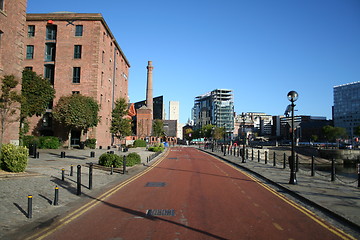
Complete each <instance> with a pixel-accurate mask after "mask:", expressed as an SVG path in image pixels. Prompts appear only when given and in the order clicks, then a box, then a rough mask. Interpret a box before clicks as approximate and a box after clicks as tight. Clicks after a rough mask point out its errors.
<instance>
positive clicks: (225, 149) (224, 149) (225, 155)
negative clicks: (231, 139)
mask: <svg viewBox="0 0 360 240" xmlns="http://www.w3.org/2000/svg"><path fill="white" fill-rule="evenodd" d="M224 156H226V146H225V145H224Z"/></svg>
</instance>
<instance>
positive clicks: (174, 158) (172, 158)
mask: <svg viewBox="0 0 360 240" xmlns="http://www.w3.org/2000/svg"><path fill="white" fill-rule="evenodd" d="M168 159H177V158H176V157H173V158H168Z"/></svg>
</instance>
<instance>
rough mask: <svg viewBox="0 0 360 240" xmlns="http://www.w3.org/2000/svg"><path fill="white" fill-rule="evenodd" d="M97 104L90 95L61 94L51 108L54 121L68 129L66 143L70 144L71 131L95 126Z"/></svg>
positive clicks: (97, 117)
mask: <svg viewBox="0 0 360 240" xmlns="http://www.w3.org/2000/svg"><path fill="white" fill-rule="evenodd" d="M98 113H99V105H98V103H97V102H96V101H95V100H94V99H93V98H91V97H87V96H83V95H81V94H73V95H70V96H63V97H61V98H60V99H59V101H58V103H57V104H56V106H55V107H54V109H53V116H54V119H55V120H56V121H58V122H59V123H60V124H63V125H64V126H65V127H66V128H67V129H68V144H69V148H70V146H71V142H70V139H71V131H72V130H73V129H79V130H81V132H83V131H84V130H86V129H88V128H91V127H96V126H97V124H98V123H99V116H98Z"/></svg>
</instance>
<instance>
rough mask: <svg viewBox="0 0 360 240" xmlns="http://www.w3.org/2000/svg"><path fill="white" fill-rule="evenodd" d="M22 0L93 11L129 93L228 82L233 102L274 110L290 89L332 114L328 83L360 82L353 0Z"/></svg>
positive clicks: (188, 92)
mask: <svg viewBox="0 0 360 240" xmlns="http://www.w3.org/2000/svg"><path fill="white" fill-rule="evenodd" d="M100 3H101V5H100V4H99V1H94V0H77V1H73V0H72V1H70V0H61V1H53V2H51V4H49V2H48V1H44V0H28V12H29V13H50V12H57V11H70V12H77V13H101V14H102V15H103V17H104V19H105V21H106V22H107V24H108V25H109V27H110V29H111V31H112V33H113V34H114V36H115V38H116V40H117V42H118V43H119V45H120V46H121V48H122V50H123V52H124V53H125V55H126V57H127V58H128V60H129V61H130V64H131V68H130V74H129V96H130V100H131V102H137V101H140V100H144V99H145V87H146V65H147V61H149V60H151V61H153V65H154V71H153V80H154V86H153V88H154V96H160V95H163V96H164V101H165V104H166V111H168V102H169V101H180V122H182V123H185V122H186V121H187V120H188V118H190V117H191V108H192V107H193V104H194V98H195V97H196V96H198V95H201V94H204V93H206V92H209V91H211V90H214V89H217V88H226V89H232V90H233V91H234V102H235V111H236V112H237V113H238V114H241V112H265V113H268V114H271V115H282V114H283V113H284V110H285V108H286V106H287V105H288V104H289V101H288V100H287V97H286V95H287V93H288V92H289V91H290V90H296V91H297V92H298V93H299V99H298V101H297V102H296V104H297V106H296V109H297V110H298V112H297V114H303V115H313V116H325V117H327V118H328V119H330V118H331V107H332V105H333V87H334V86H337V85H340V84H345V83H350V82H356V81H360V1H359V0H246V1H245V0H221V1H220V0H182V1H174V0H152V1H145V0H102V1H101V2H100Z"/></svg>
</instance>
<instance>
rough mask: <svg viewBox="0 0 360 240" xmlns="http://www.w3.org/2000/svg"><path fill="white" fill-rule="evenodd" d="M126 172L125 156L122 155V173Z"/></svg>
mask: <svg viewBox="0 0 360 240" xmlns="http://www.w3.org/2000/svg"><path fill="white" fill-rule="evenodd" d="M125 173H126V156H125V155H124V158H123V174H125Z"/></svg>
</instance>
